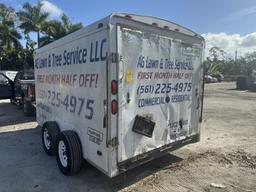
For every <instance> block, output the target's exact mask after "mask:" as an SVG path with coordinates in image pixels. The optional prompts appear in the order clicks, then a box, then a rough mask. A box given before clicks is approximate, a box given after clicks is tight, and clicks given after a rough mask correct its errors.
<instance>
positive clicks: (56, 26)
mask: <svg viewBox="0 0 256 192" xmlns="http://www.w3.org/2000/svg"><path fill="white" fill-rule="evenodd" d="M82 27H83V25H82V23H76V24H72V23H71V21H70V20H69V18H68V17H67V15H65V14H62V16H61V21H57V20H52V21H49V22H47V24H46V25H45V27H44V29H43V30H44V32H45V34H46V35H45V36H44V37H42V38H41V40H40V42H41V44H42V45H46V44H48V43H51V42H53V41H55V40H57V39H60V38H61V37H64V36H66V35H68V34H70V33H72V32H75V31H77V30H78V29H81V28H82Z"/></svg>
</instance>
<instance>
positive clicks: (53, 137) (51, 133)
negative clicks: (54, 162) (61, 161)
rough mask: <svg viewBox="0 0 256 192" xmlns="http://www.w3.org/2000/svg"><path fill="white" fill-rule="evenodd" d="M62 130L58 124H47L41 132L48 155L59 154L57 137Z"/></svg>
mask: <svg viewBox="0 0 256 192" xmlns="http://www.w3.org/2000/svg"><path fill="white" fill-rule="evenodd" d="M59 132H60V129H59V127H58V125H57V123H56V122H54V121H53V122H47V123H45V124H44V126H43V127H42V130H41V136H42V142H43V147H44V151H45V152H46V153H47V154H48V155H56V153H57V143H56V142H57V136H58V134H59Z"/></svg>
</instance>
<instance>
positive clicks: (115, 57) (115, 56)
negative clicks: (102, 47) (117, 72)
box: [108, 53, 122, 63]
mask: <svg viewBox="0 0 256 192" xmlns="http://www.w3.org/2000/svg"><path fill="white" fill-rule="evenodd" d="M108 61H109V62H110V63H118V62H119V61H122V56H121V55H120V54H118V53H110V54H109V55H108Z"/></svg>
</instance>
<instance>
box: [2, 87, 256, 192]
mask: <svg viewBox="0 0 256 192" xmlns="http://www.w3.org/2000/svg"><path fill="white" fill-rule="evenodd" d="M0 191H1V192H4V191H8V192H9V191H20V192H22V191H24V192H25V191H26V192H29V191H61V192H68V191H76V192H80V191H81V192H82V191H124V192H130V191H141V192H142V191H147V192H150V191H157V192H158V191H168V192H169V191H174V192H179V191H182V192H183V191H184V192H192V191H196V192H197V191H205V192H219V191H239V192H240V191H241V192H252V191H256V93H252V92H247V91H237V90H235V83H215V84H207V85H206V90H205V100H204V117H203V123H202V131H201V141H200V142H199V143H196V144H191V145H189V146H186V147H184V148H182V149H180V150H177V151H175V152H173V153H171V154H167V155H165V156H163V157H161V158H159V159H156V160H154V161H152V162H150V163H147V164H145V165H142V166H140V167H138V168H136V169H133V170H130V171H128V172H127V173H126V174H124V175H120V176H118V177H116V178H113V179H109V178H108V177H106V176H105V175H103V174H102V173H101V172H99V171H98V170H97V169H95V168H94V167H92V166H90V165H85V166H84V167H83V169H82V171H81V172H80V173H79V174H78V175H75V176H64V175H62V174H61V173H60V171H59V170H58V168H57V163H56V160H55V158H54V157H49V156H47V155H46V154H45V153H44V152H43V149H42V143H41V138H40V128H39V127H37V124H36V122H35V119H34V118H25V117H24V116H23V114H22V111H21V110H18V109H17V107H16V106H14V105H11V104H9V101H8V100H2V101H1V102H0Z"/></svg>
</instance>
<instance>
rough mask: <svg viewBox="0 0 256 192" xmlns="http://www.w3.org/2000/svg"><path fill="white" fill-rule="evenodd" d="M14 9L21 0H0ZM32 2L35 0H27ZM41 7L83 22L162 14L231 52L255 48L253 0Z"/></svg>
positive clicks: (110, 1)
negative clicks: (120, 14)
mask: <svg viewBox="0 0 256 192" xmlns="http://www.w3.org/2000/svg"><path fill="white" fill-rule="evenodd" d="M1 1H2V2H3V3H4V4H6V5H9V6H12V7H13V8H15V9H16V10H19V9H21V8H22V5H23V3H24V2H26V1H23V0H1ZM28 2H30V3H31V4H34V3H36V1H35V0H28ZM42 2H43V4H44V5H43V10H45V11H48V12H50V15H51V18H54V19H57V18H59V16H60V15H61V14H62V13H65V14H67V15H68V16H69V18H70V19H71V21H72V22H74V23H75V22H82V23H83V24H84V26H86V25H89V24H91V23H93V22H94V21H97V20H99V19H101V18H103V17H106V16H107V15H109V14H110V13H113V12H127V13H136V14H141V15H149V16H155V17H159V18H163V19H166V20H169V21H172V22H175V23H178V24H180V25H183V26H185V27H187V28H189V29H191V30H193V31H195V32H197V33H199V34H201V35H202V36H203V37H204V38H205V40H206V54H207V52H208V50H209V48H211V47H213V46H218V47H220V48H221V49H223V50H224V51H226V52H227V53H228V55H229V56H231V57H232V56H234V53H235V51H236V50H237V52H238V56H242V55H244V54H246V53H248V52H253V51H256V23H255V21H256V0H129V1H128V0H93V1H88V0H83V1H82V0H81V1H75V0H48V1H46V0H43V1H42Z"/></svg>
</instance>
